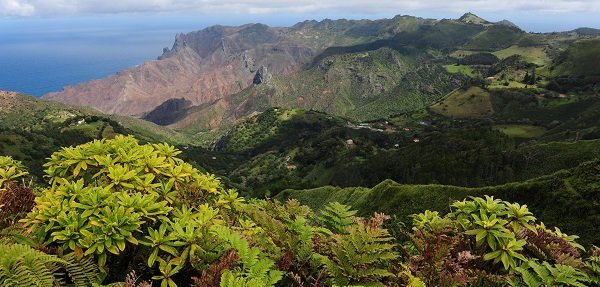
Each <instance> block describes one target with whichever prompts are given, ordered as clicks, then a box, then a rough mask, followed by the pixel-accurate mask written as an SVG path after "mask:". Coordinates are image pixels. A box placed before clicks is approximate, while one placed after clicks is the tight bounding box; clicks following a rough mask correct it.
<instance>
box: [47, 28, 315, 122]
mask: <svg viewBox="0 0 600 287" xmlns="http://www.w3.org/2000/svg"><path fill="white" fill-rule="evenodd" d="M286 33H289V29H287V28H270V27H267V26H265V25H260V24H255V25H245V26H241V27H223V26H214V27H210V28H207V29H204V30H201V31H197V32H192V33H189V34H178V35H177V36H176V38H175V43H174V44H173V47H172V48H171V49H164V53H163V55H161V56H160V57H159V58H158V59H157V60H154V61H149V62H146V63H144V64H142V65H140V66H137V67H135V68H131V69H128V70H125V71H122V72H119V73H117V74H116V75H113V76H110V77H108V78H105V79H102V80H94V81H90V82H87V83H83V84H79V85H74V86H69V87H66V88H65V89H64V90H63V91H61V92H57V93H49V94H47V95H45V96H44V97H45V98H48V99H52V100H57V101H60V102H64V103H69V104H75V105H80V106H92V107H95V108H97V109H99V110H101V111H103V112H105V113H115V114H122V115H129V116H143V115H145V114H147V113H149V112H151V111H152V110H154V108H156V107H157V106H159V105H161V104H162V103H164V102H166V101H167V100H169V99H173V98H177V99H179V98H183V99H185V100H188V101H190V102H191V104H192V105H195V106H197V105H202V104H205V103H210V102H214V101H215V100H218V99H222V98H225V97H227V96H228V95H231V94H233V93H236V92H239V91H240V90H242V89H244V88H246V87H248V86H250V85H251V84H252V83H253V81H254V79H255V77H256V76H257V71H258V70H259V69H262V70H260V71H258V73H264V72H261V71H266V68H265V67H269V71H270V72H272V73H275V74H290V73H294V72H296V71H298V70H300V67H301V65H302V64H303V61H304V60H305V59H307V58H310V57H311V56H313V55H314V53H315V52H316V50H317V49H316V48H314V47H309V46H302V45H297V44H294V43H293V42H292V41H289V39H286ZM261 75H263V74H261ZM265 75H266V74H265Z"/></svg>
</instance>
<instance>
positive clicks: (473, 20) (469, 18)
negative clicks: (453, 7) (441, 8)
mask: <svg viewBox="0 0 600 287" xmlns="http://www.w3.org/2000/svg"><path fill="white" fill-rule="evenodd" d="M458 21H461V22H464V23H469V24H477V25H483V24H490V22H489V21H487V20H485V19H483V18H481V17H479V16H477V15H475V14H473V13H471V12H467V13H465V14H464V15H462V16H461V17H460V18H458Z"/></svg>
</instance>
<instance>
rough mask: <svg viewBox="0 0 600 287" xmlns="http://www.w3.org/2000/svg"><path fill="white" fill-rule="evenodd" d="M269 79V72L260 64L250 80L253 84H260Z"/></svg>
mask: <svg viewBox="0 0 600 287" xmlns="http://www.w3.org/2000/svg"><path fill="white" fill-rule="evenodd" d="M270 79H271V74H269V72H268V70H267V67H265V66H262V67H260V68H259V69H258V71H256V74H255V75H254V79H253V80H252V83H253V84H255V85H260V84H262V83H265V82H267V81H269V80H270Z"/></svg>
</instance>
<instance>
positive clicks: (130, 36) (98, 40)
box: [0, 17, 206, 96]
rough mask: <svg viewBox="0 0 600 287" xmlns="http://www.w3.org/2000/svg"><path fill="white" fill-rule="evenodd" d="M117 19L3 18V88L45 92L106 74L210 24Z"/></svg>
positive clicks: (0, 64)
mask: <svg viewBox="0 0 600 287" xmlns="http://www.w3.org/2000/svg"><path fill="white" fill-rule="evenodd" d="M114 18H115V17H109V18H108V19H106V18H103V17H98V18H94V19H88V18H86V19H77V18H75V19H62V20H57V19H11V20H6V19H5V20H0V90H9V91H17V92H21V93H24V94H28V95H32V96H42V95H44V94H46V93H48V92H52V91H60V90H62V89H63V87H65V86H68V85H72V84H76V83H80V82H84V81H89V80H92V79H98V78H103V77H106V76H109V75H111V74H113V73H116V72H118V71H120V70H123V69H125V68H128V67H132V66H135V65H138V64H141V63H143V62H145V61H148V60H152V59H155V58H156V57H158V56H160V54H161V53H162V48H164V47H170V46H171V45H172V43H173V40H174V37H175V34H176V33H178V32H188V31H192V30H198V29H201V28H203V27H205V26H206V25H202V24H200V23H198V24H196V25H194V23H192V22H193V21H187V22H182V21H180V22H178V23H177V24H178V25H177V24H175V25H167V26H166V27H160V26H159V25H158V23H154V24H145V25H140V24H139V23H135V22H133V21H132V20H128V19H123V18H120V17H116V18H117V19H114ZM198 22H199V21H198Z"/></svg>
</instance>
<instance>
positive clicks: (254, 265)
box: [211, 226, 283, 287]
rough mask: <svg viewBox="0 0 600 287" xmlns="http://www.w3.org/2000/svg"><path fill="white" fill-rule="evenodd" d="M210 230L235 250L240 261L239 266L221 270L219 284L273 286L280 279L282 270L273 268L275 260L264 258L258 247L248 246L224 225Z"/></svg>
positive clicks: (252, 286)
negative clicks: (240, 264)
mask: <svg viewBox="0 0 600 287" xmlns="http://www.w3.org/2000/svg"><path fill="white" fill-rule="evenodd" d="M211 231H212V232H213V234H215V235H216V236H217V238H219V239H221V240H223V241H225V242H227V243H229V245H230V246H231V248H233V249H235V250H236V251H237V253H238V255H239V257H240V259H239V260H240V261H241V263H242V266H241V268H237V269H234V270H225V271H224V272H223V275H222V276H221V284H220V286H248V287H254V286H274V285H275V283H277V282H279V281H280V280H281V278H282V277H283V272H281V271H279V270H273V267H274V266H275V262H273V260H270V259H268V258H265V257H264V253H261V251H260V249H258V248H253V247H250V244H249V243H248V241H246V240H244V239H243V238H242V237H241V236H240V235H239V234H237V233H234V232H232V231H231V230H230V229H229V228H227V227H225V226H213V227H212V228H211ZM261 255H262V256H261Z"/></svg>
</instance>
